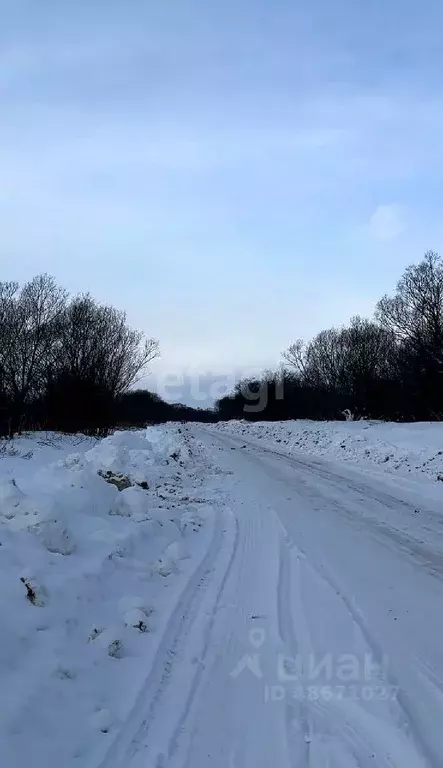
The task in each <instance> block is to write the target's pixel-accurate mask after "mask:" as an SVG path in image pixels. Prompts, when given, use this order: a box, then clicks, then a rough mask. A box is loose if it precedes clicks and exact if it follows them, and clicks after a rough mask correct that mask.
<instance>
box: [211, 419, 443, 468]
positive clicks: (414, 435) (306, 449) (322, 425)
mask: <svg viewBox="0 0 443 768" xmlns="http://www.w3.org/2000/svg"><path fill="white" fill-rule="evenodd" d="M216 428H217V429H218V430H221V431H222V432H223V431H226V432H228V433H234V434H237V435H243V436H244V437H245V438H246V437H247V438H248V439H252V440H257V441H259V442H262V443H265V444H266V445H268V446H270V447H272V448H274V449H275V450H278V451H279V452H281V453H286V454H296V453H300V452H301V453H308V454H312V455H317V456H324V457H325V458H329V459H335V460H339V461H349V462H353V463H354V464H360V465H362V464H363V465H365V466H371V465H373V466H377V467H378V468H381V469H383V470H384V471H387V472H393V473H397V474H407V475H408V476H411V474H412V476H414V475H415V476H423V475H425V476H427V477H429V478H431V479H433V480H443V424H441V423H427V422H422V423H415V424H392V423H385V422H373V421H355V422H347V421H325V422H320V421H305V420H302V421H282V422H257V423H251V422H246V421H231V422H222V423H220V424H218V425H217V426H216Z"/></svg>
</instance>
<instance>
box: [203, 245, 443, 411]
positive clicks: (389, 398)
mask: <svg viewBox="0 0 443 768" xmlns="http://www.w3.org/2000/svg"><path fill="white" fill-rule="evenodd" d="M283 357H284V366H283V368H282V370H281V371H280V372H279V373H278V374H277V375H273V376H269V375H268V376H265V377H264V378H263V379H262V380H261V381H258V382H257V381H254V382H251V381H243V382H241V383H240V384H239V386H238V387H237V389H236V391H235V392H234V393H233V394H232V395H231V396H230V397H227V398H223V399H222V400H220V401H219V403H218V410H219V414H220V415H221V416H222V417H226V418H231V417H234V418H239V417H243V416H247V417H249V418H259V419H260V418H261V419H263V418H272V419H273V418H279V419H284V418H337V417H338V416H339V415H340V414H342V413H344V412H346V413H347V415H348V417H349V416H350V415H352V416H354V417H356V418H359V417H362V416H363V417H364V416H365V417H371V418H386V419H396V420H410V419H440V418H442V417H443V262H442V259H441V257H440V256H439V255H438V254H436V253H434V252H432V251H430V252H428V253H426V254H425V257H424V259H423V260H422V261H421V262H420V263H419V264H418V265H413V266H410V267H408V268H407V269H406V271H405V272H404V274H403V276H402V277H401V279H400V280H399V282H398V284H397V287H396V290H395V293H394V295H393V296H384V297H383V298H382V299H381V300H380V301H379V302H378V304H377V307H376V311H375V315H374V318H373V319H372V320H366V319H362V318H360V317H356V318H353V319H352V320H351V322H350V324H349V325H348V326H346V327H343V328H331V329H329V330H325V331H321V332H320V333H319V334H318V335H317V336H316V337H315V338H314V339H312V341H310V342H308V343H304V342H303V341H296V342H295V343H294V344H292V345H291V346H290V347H289V349H288V350H287V351H286V352H285V353H284V356H283ZM254 395H255V406H254ZM245 407H246V410H245Z"/></svg>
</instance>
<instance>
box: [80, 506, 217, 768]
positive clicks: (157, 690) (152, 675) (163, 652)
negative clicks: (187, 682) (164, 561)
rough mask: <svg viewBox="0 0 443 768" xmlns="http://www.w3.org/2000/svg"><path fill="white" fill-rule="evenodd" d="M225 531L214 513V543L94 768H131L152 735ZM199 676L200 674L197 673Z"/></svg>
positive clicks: (213, 570) (186, 590)
mask: <svg viewBox="0 0 443 768" xmlns="http://www.w3.org/2000/svg"><path fill="white" fill-rule="evenodd" d="M226 538H227V537H226V530H225V525H224V521H223V520H222V515H221V513H220V510H216V511H215V515H214V531H213V536H212V539H211V543H210V545H209V547H208V549H207V551H206V554H205V556H204V558H203V560H202V561H200V563H199V565H198V566H197V568H196V570H195V571H194V573H193V574H192V576H191V577H190V579H189V580H188V581H187V583H186V586H185V588H184V589H183V591H182V593H181V595H180V597H179V599H178V601H177V604H176V607H175V608H174V610H173V612H172V613H171V615H170V617H169V620H168V623H167V626H166V629H165V631H164V633H163V636H162V639H161V641H160V644H159V646H158V650H157V653H156V655H155V658H154V661H153V663H152V666H151V669H150V672H149V674H148V676H147V678H146V681H145V684H144V685H143V688H142V690H141V691H140V693H139V694H138V696H137V699H136V701H135V703H134V705H133V707H132V709H131V711H130V713H129V715H128V717H127V718H126V720H125V722H124V723H123V725H122V726H121V728H120V729H119V730H118V731H117V732H116V735H115V737H114V739H113V741H112V742H111V743H110V744H108V746H107V749H106V752H105V754H104V755H103V756H102V757H101V759H100V760H99V761H94V763H93V765H91V768H120V766H121V768H128V766H129V765H130V764H131V760H132V758H134V756H135V755H136V753H137V752H138V750H139V749H140V748H142V746H143V744H142V742H143V741H145V740H146V737H147V736H148V734H149V733H150V728H151V725H152V723H153V722H154V720H155V716H156V712H157V710H158V708H159V706H160V704H161V701H162V699H163V697H164V695H165V692H166V691H167V689H168V687H169V685H170V683H171V678H172V675H173V672H174V669H175V666H176V663H177V661H178V656H179V652H180V649H181V648H183V647H184V645H185V643H186V639H187V637H188V635H189V633H190V631H191V628H192V625H193V622H194V620H195V618H196V616H197V615H198V611H199V607H200V605H201V603H202V600H203V596H204V593H205V591H206V590H207V589H208V588H209V585H210V583H211V582H212V580H213V579H214V578H215V576H216V573H217V568H216V565H215V563H216V561H217V559H218V557H219V555H220V552H222V551H223V549H224V540H225V539H226ZM196 674H197V670H196Z"/></svg>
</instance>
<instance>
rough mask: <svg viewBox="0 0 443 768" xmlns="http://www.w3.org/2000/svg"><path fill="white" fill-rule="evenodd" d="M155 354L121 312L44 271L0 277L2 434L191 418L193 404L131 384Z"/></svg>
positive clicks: (100, 430)
mask: <svg viewBox="0 0 443 768" xmlns="http://www.w3.org/2000/svg"><path fill="white" fill-rule="evenodd" d="M158 354H159V345H158V342H157V341H156V340H155V339H152V338H145V337H144V334H143V333H141V332H140V331H137V330H134V329H132V328H131V327H130V326H129V325H128V323H127V319H126V315H125V313H124V312H121V311H119V310H117V309H115V308H114V307H112V306H108V305H103V304H100V303H98V302H97V301H95V300H94V299H93V298H92V296H90V295H89V294H82V295H78V296H74V297H70V296H68V294H67V292H66V291H64V290H63V289H62V288H60V287H59V286H58V285H57V283H56V282H55V280H54V279H53V278H52V277H50V276H49V275H46V274H43V275H38V276H37V277H34V278H33V279H32V280H30V281H29V282H28V283H26V284H25V285H23V286H19V285H18V283H15V282H3V283H0V435H3V436H6V435H12V434H14V433H17V432H20V431H22V430H24V429H51V430H58V431H65V432H77V431H81V432H89V433H91V432H92V433H102V434H104V433H106V432H107V431H108V430H109V429H110V428H112V427H114V426H118V425H125V426H132V425H138V426H143V425H144V424H146V423H147V422H156V421H167V420H171V419H173V420H176V419H177V418H189V417H190V413H189V412H188V411H190V410H192V409H187V408H186V407H184V406H171V405H169V404H168V403H165V402H164V401H162V400H161V398H159V397H157V396H156V395H154V394H152V393H150V392H148V391H146V390H140V391H135V390H134V389H133V388H134V385H135V383H136V382H137V380H138V379H139V378H140V377H141V376H143V375H144V374H145V373H146V370H147V366H148V365H149V363H150V362H151V361H152V360H154V358H156V357H157V356H158Z"/></svg>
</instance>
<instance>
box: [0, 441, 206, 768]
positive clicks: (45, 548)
mask: <svg viewBox="0 0 443 768" xmlns="http://www.w3.org/2000/svg"><path fill="white" fill-rule="evenodd" d="M0 456H1V458H0V545H1V546H0V583H1V590H0V627H1V632H0V636H1V644H0V647H1V652H0V682H1V684H0V765H2V766H5V767H6V766H8V768H24V766H32V767H33V768H47V766H57V768H62V767H63V766H71V765H77V764H78V765H81V766H86V765H91V766H93V765H98V764H99V763H100V761H101V760H103V765H106V764H107V762H106V755H107V754H108V752H109V750H111V748H112V747H111V745H112V741H113V738H114V735H115V733H117V732H118V730H119V726H120V725H121V723H123V722H125V721H126V719H127V718H128V715H129V713H130V711H131V708H132V707H133V706H134V705H135V703H136V699H137V695H139V693H140V689H141V688H142V687H143V684H144V683H145V682H146V676H147V674H148V672H149V669H150V667H152V666H153V664H154V660H156V663H162V654H164V655H166V658H165V659H163V663H164V669H167V666H166V664H168V665H171V664H172V662H173V659H170V658H169V656H168V654H169V648H168V649H165V648H164V647H162V642H163V640H162V638H164V635H165V634H167V631H168V621H169V619H170V617H171V615H173V613H174V610H175V609H176V606H177V605H179V604H180V603H181V602H182V601H184V600H185V599H186V593H185V586H186V585H188V587H187V588H189V583H192V580H193V579H194V581H197V583H198V582H199V580H200V578H202V573H203V574H204V571H205V565H204V563H205V562H206V560H205V558H206V557H207V555H208V550H209V548H210V546H211V545H212V546H213V542H214V536H215V533H216V530H217V535H218V525H219V524H218V522H217V521H216V518H215V516H214V493H213V491H212V488H211V485H212V483H213V482H214V481H215V482H216V481H217V475H216V474H214V471H213V468H212V466H211V464H210V463H209V462H208V461H207V460H206V458H205V456H204V455H203V454H202V452H201V450H199V448H198V446H195V445H194V446H193V447H192V449H191V447H190V441H189V438H187V437H186V436H185V435H184V434H183V432H182V431H181V430H180V429H179V428H178V427H171V428H149V429H148V430H147V431H144V432H120V433H116V434H114V435H112V436H111V437H108V438H106V439H104V440H102V441H96V440H93V439H88V438H84V437H81V436H79V437H69V436H60V435H55V434H42V433H40V434H36V435H27V436H25V437H22V438H19V439H17V440H15V441H13V442H4V443H2V444H1V453H0ZM114 483H117V484H118V485H120V487H122V486H123V489H122V490H118V487H117V485H116V484H114ZM126 485H127V486H128V487H127V488H124V486H126ZM216 503H217V502H215V505H216ZM202 569H203V570H202ZM159 659H160V662H159Z"/></svg>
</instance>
